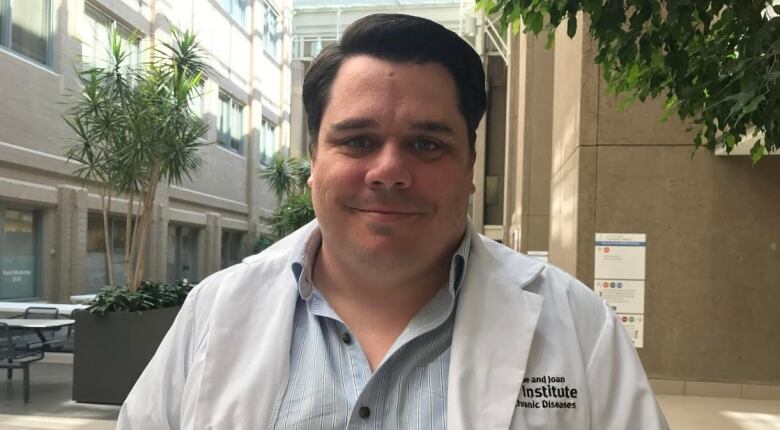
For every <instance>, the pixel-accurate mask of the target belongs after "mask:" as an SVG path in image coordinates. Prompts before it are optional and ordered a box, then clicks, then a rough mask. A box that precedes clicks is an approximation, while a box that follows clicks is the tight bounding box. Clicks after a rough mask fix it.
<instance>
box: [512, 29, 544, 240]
mask: <svg viewBox="0 0 780 430" xmlns="http://www.w3.org/2000/svg"><path fill="white" fill-rule="evenodd" d="M544 44H545V41H544V38H536V37H532V36H529V35H527V34H525V33H521V34H518V35H517V36H516V37H515V38H514V39H513V41H512V47H513V49H512V57H511V61H510V65H509V84H508V87H509V92H510V95H509V99H508V102H507V103H508V115H507V141H508V142H510V144H508V145H507V149H506V159H505V163H506V164H505V165H506V168H505V170H506V177H507V182H506V186H505V188H504V190H505V193H504V198H505V206H504V226H505V228H504V240H505V243H506V244H508V245H510V246H511V247H513V248H514V249H516V250H519V251H522V252H527V251H546V250H547V249H548V243H549V223H550V168H551V167H550V166H551V149H552V117H553V104H552V97H551V94H552V93H553V74H554V56H553V51H552V50H548V49H545V46H544Z"/></svg>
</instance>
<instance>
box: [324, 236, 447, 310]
mask: <svg viewBox="0 0 780 430" xmlns="http://www.w3.org/2000/svg"><path fill="white" fill-rule="evenodd" d="M451 258H452V256H451V254H448V255H443V256H441V257H439V258H437V259H436V260H433V261H432V262H431V263H429V264H422V265H419V266H417V267H413V266H411V265H410V264H402V265H401V264H399V265H397V266H396V267H389V266H388V267H384V266H382V265H381V264H377V262H374V263H373V264H365V261H366V260H363V259H350V258H347V257H345V256H342V255H340V254H339V253H337V252H333V250H332V249H331V248H329V247H328V246H327V244H326V243H325V242H323V244H322V247H321V249H320V252H319V253H318V255H317V257H316V260H315V265H314V273H313V277H314V280H315V285H317V288H318V289H319V290H320V292H321V293H322V294H323V296H325V297H326V299H328V302H329V303H330V302H333V301H338V302H340V303H341V304H343V305H350V306H356V307H360V308H371V309H373V310H374V311H375V312H379V313H386V312H388V313H389V312H392V313H396V314H398V313H400V314H407V313H411V316H410V318H409V319H411V317H412V316H414V314H416V313H417V311H418V310H419V309H420V308H422V307H423V306H424V305H425V304H426V303H427V302H428V301H429V300H430V299H431V298H432V297H433V296H434V295H436V293H437V292H438V291H439V289H440V288H441V287H442V285H444V283H445V282H446V281H447V279H448V277H449V272H450V264H451V263H450V259H451ZM331 306H333V303H331ZM337 311H338V310H337ZM399 311H400V312H399Z"/></svg>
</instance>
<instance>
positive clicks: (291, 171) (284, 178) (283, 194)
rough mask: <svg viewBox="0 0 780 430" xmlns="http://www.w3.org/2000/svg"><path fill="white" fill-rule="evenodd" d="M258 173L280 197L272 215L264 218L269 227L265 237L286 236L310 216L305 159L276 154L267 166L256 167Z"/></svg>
mask: <svg viewBox="0 0 780 430" xmlns="http://www.w3.org/2000/svg"><path fill="white" fill-rule="evenodd" d="M259 175H260V178H262V179H263V180H264V181H265V182H266V183H267V184H268V186H269V188H271V191H272V192H273V193H274V194H275V195H276V197H277V198H278V199H279V200H282V203H281V204H280V205H279V207H277V208H276V209H275V210H274V212H273V214H272V215H271V216H270V217H268V218H265V219H264V221H265V222H266V223H267V224H268V226H269V227H270V228H271V235H270V236H269V237H270V239H271V240H272V241H277V240H279V239H281V238H283V237H284V236H287V235H288V234H290V233H292V232H294V231H295V230H297V229H298V228H300V227H303V226H304V225H306V224H307V223H308V222H309V221H311V220H313V219H314V207H313V206H312V203H311V192H310V190H309V188H308V186H307V185H306V181H307V180H308V178H309V176H310V175H311V162H310V161H309V160H306V159H304V158H295V157H293V158H284V157H283V156H282V155H281V154H276V155H275V156H274V158H273V159H272V160H271V163H270V164H269V165H268V167H266V168H264V169H261V170H260V172H259ZM258 243H259V240H258ZM263 244H264V243H263ZM261 245H262V244H261ZM256 247H257V244H256ZM266 247H267V246H266ZM263 249H264V248H263Z"/></svg>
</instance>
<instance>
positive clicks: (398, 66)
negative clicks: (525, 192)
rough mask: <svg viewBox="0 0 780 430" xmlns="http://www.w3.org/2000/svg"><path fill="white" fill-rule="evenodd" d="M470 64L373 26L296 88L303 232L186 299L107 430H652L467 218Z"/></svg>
mask: <svg viewBox="0 0 780 430" xmlns="http://www.w3.org/2000/svg"><path fill="white" fill-rule="evenodd" d="M484 79H485V78H484V73H483V70H482V65H481V63H480V60H479V58H478V56H477V55H476V54H475V53H474V51H473V50H472V49H471V48H470V47H469V46H468V45H467V44H466V43H465V42H464V41H463V40H461V39H460V38H459V37H458V36H457V35H455V34H454V33H452V32H450V31H448V30H446V29H445V28H444V27H442V26H440V25H438V24H436V23H433V22H431V21H428V20H425V19H422V18H415V17H410V16H404V15H373V16H369V17H367V18H364V19H361V20H359V21H357V22H355V23H354V24H353V25H351V26H350V27H349V28H348V29H347V30H346V31H345V32H344V35H343V37H342V39H341V41H340V43H339V44H337V45H333V46H330V47H328V48H326V49H325V50H324V51H323V52H322V54H320V56H319V57H318V58H317V59H316V60H315V61H314V62H313V64H312V66H311V69H310V71H309V72H308V74H307V75H306V80H305V83H304V93H303V97H304V104H305V108H306V111H307V113H308V115H309V117H308V121H309V123H308V126H309V132H310V138H311V144H310V150H311V154H312V174H311V178H310V179H309V185H310V187H311V190H312V200H313V204H314V209H315V212H316V214H317V221H315V222H312V223H311V224H309V225H307V226H306V227H304V228H302V229H300V230H299V231H297V232H295V233H293V234H292V235H290V236H289V237H287V238H285V239H283V240H282V241H280V242H279V243H277V244H275V245H274V246H272V247H271V248H269V249H268V250H266V251H264V252H263V253H261V254H259V255H256V256H253V257H250V258H247V259H246V260H244V262H243V263H242V264H240V265H237V266H234V267H231V268H229V269H226V270H224V271H221V272H219V273H216V274H214V275H212V276H210V277H209V278H207V279H206V280H204V281H203V282H202V283H201V285H199V286H198V288H196V289H195V290H193V292H192V293H191V294H190V296H189V297H188V299H187V302H186V303H185V305H184V307H183V308H182V310H181V312H180V314H179V316H178V317H177V319H176V322H175V323H174V325H173V327H172V328H171V330H170V332H169V333H168V335H167V336H166V338H165V339H164V341H163V342H162V344H161V346H160V349H159V350H158V352H157V354H156V355H155V357H154V358H153V359H152V361H151V363H150V364H149V366H148V367H147V369H146V370H145V371H144V373H143V375H142V376H141V377H140V379H139V380H138V383H137V384H136V386H135V388H134V389H133V391H132V392H131V393H130V395H129V397H128V398H127V401H126V402H125V404H124V406H123V408H122V411H121V413H120V419H119V428H122V429H144V430H148V429H179V428H182V429H297V428H307V429H343V428H349V429H352V428H361V429H362V428H377V429H379V428H384V429H444V428H448V429H598V430H604V429H663V428H666V427H667V426H666V423H665V421H664V418H663V416H662V415H661V413H660V412H659V410H658V408H657V405H656V402H655V399H654V396H653V394H652V392H651V390H650V387H649V385H648V382H647V379H646V377H645V374H644V372H643V370H642V367H641V364H640V362H639V360H638V358H637V355H636V353H635V351H634V349H633V347H632V346H631V343H630V341H629V339H628V337H627V335H626V334H625V332H624V330H623V328H622V327H621V326H620V324H619V323H618V322H617V321H616V319H615V316H614V314H613V313H612V312H611V311H610V310H609V309H608V308H607V307H606V306H605V304H604V303H603V301H602V300H601V299H599V298H598V297H596V296H595V295H594V294H593V293H592V292H591V291H590V290H588V289H587V288H586V287H584V286H583V285H582V284H580V283H579V282H577V281H576V280H574V279H573V278H571V277H570V276H568V275H566V274H564V273H562V272H561V271H560V270H558V269H556V268H554V267H552V266H548V265H545V264H542V263H539V262H537V261H535V260H532V259H530V258H527V257H525V256H522V255H520V254H517V253H515V252H513V251H511V250H509V249H508V248H505V247H503V246H501V245H500V244H497V243H494V242H492V241H490V240H488V239H486V238H484V237H481V236H479V235H478V234H476V233H475V232H474V230H473V227H471V225H470V224H469V222H468V220H467V217H466V211H467V206H468V198H469V195H470V194H471V193H472V192H473V191H474V187H473V184H472V177H473V170H472V169H473V165H474V158H475V150H474V144H475V140H476V129H477V126H478V124H479V121H480V119H481V117H482V115H483V114H484V112H485V106H486V96H485V82H484Z"/></svg>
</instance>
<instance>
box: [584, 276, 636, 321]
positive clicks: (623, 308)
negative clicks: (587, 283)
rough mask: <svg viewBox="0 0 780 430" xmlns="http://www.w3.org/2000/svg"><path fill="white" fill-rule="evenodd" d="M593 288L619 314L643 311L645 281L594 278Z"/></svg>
mask: <svg viewBox="0 0 780 430" xmlns="http://www.w3.org/2000/svg"><path fill="white" fill-rule="evenodd" d="M594 290H596V292H597V293H598V294H599V296H601V297H603V298H604V300H606V301H607V303H609V306H611V307H612V309H613V310H614V311H615V312H617V313H619V314H643V313H645V281H633V280H621V279H596V282H595V284H594Z"/></svg>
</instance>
